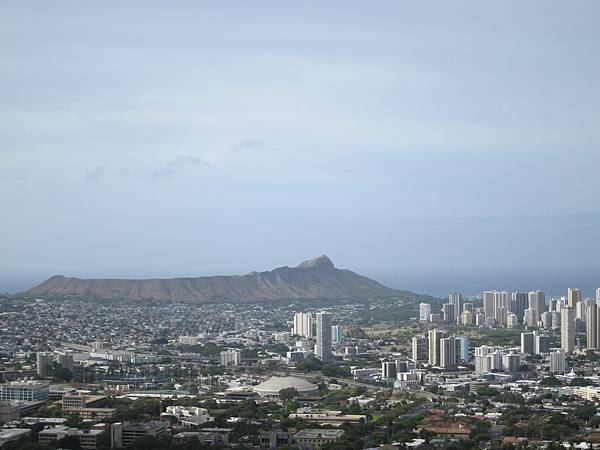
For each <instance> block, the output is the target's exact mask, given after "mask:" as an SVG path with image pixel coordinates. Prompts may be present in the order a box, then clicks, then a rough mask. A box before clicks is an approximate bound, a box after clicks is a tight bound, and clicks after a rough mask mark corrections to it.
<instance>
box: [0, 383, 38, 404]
mask: <svg viewBox="0 0 600 450" xmlns="http://www.w3.org/2000/svg"><path fill="white" fill-rule="evenodd" d="M49 398H50V382H49V381H46V380H27V381H11V382H8V383H3V384H2V385H0V399H1V400H3V401H10V400H26V401H30V402H34V401H46V400H48V399H49Z"/></svg>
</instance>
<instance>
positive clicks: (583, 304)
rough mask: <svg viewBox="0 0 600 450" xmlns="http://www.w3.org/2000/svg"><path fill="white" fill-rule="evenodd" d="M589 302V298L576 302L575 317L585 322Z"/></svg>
mask: <svg viewBox="0 0 600 450" xmlns="http://www.w3.org/2000/svg"><path fill="white" fill-rule="evenodd" d="M588 302H589V300H583V301H580V302H577V303H575V318H576V319H578V320H581V321H582V322H585V321H586V318H587V305H588ZM594 303H595V302H594Z"/></svg>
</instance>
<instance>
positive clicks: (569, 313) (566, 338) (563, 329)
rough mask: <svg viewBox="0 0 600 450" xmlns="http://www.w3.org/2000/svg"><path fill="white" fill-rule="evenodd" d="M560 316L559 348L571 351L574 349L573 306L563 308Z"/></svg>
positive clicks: (567, 351)
mask: <svg viewBox="0 0 600 450" xmlns="http://www.w3.org/2000/svg"><path fill="white" fill-rule="evenodd" d="M560 318H561V321H560V348H562V349H563V350H564V351H565V352H566V353H571V352H572V351H573V350H574V349H575V308H569V307H567V308H563V309H562V310H561V311H560Z"/></svg>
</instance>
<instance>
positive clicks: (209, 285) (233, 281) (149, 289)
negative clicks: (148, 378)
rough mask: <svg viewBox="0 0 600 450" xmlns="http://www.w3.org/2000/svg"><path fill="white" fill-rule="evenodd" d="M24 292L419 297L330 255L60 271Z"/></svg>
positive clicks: (175, 297)
mask: <svg viewBox="0 0 600 450" xmlns="http://www.w3.org/2000/svg"><path fill="white" fill-rule="evenodd" d="M25 293H26V294H35V295H43V294H53V295H65V296H91V297H97V298H104V299H124V300H125V299H127V300H144V299H153V300H171V301H188V300H189V301H205V302H208V301H215V300H222V301H256V300H285V299H290V300H292V299H294V300H296V299H297V300H300V299H302V300H311V299H345V298H353V297H392V296H404V297H406V296H411V295H415V296H416V294H412V293H409V292H406V291H400V290H396V289H391V288H388V287H386V286H384V285H382V284H380V283H378V282H377V281H375V280H372V279H370V278H367V277H365V276H362V275H359V274H357V273H355V272H352V271H350V270H347V269H338V268H336V267H335V265H334V264H333V262H332V261H331V259H329V258H328V257H327V256H325V255H321V256H318V257H316V258H313V259H310V260H307V261H304V262H302V263H300V264H299V265H297V266H295V267H289V266H282V267H277V268H275V269H273V270H270V271H263V272H250V273H248V274H246V275H217V276H207V277H177V278H149V279H119V278H97V279H85V278H75V277H66V276H63V275H55V276H52V277H50V278H48V279H47V280H45V281H44V282H42V283H41V284H39V285H37V286H35V287H33V288H31V289H29V290H28V291H26V292H25Z"/></svg>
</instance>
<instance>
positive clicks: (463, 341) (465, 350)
mask: <svg viewBox="0 0 600 450" xmlns="http://www.w3.org/2000/svg"><path fill="white" fill-rule="evenodd" d="M456 339H458V341H459V343H460V351H459V353H458V356H457V359H458V362H463V363H468V362H469V360H470V358H469V342H470V341H469V336H457V337H456Z"/></svg>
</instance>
